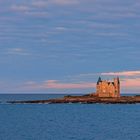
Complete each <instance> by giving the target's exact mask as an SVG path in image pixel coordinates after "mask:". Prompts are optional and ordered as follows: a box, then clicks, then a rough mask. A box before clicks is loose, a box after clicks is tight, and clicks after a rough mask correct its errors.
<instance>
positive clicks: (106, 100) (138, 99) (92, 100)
mask: <svg viewBox="0 0 140 140" xmlns="http://www.w3.org/2000/svg"><path fill="white" fill-rule="evenodd" d="M7 103H10V104H62V103H83V104H97V103H99V104H136V103H140V96H138V95H136V96H121V97H118V98H112V97H97V96H91V95H86V96H85V95H83V96H71V95H68V96H64V97H63V98H57V99H48V100H27V101H7Z"/></svg>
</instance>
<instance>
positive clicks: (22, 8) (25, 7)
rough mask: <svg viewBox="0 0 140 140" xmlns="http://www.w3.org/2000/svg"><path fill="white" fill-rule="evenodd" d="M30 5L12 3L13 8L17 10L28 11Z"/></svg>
mask: <svg viewBox="0 0 140 140" xmlns="http://www.w3.org/2000/svg"><path fill="white" fill-rule="evenodd" d="M29 9H30V8H29V7H28V6H26V5H12V6H11V10H12V11H16V12H27V11H29Z"/></svg>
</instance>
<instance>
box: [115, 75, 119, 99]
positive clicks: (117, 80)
mask: <svg viewBox="0 0 140 140" xmlns="http://www.w3.org/2000/svg"><path fill="white" fill-rule="evenodd" d="M114 85H115V96H116V97H120V80H119V77H117V78H114Z"/></svg>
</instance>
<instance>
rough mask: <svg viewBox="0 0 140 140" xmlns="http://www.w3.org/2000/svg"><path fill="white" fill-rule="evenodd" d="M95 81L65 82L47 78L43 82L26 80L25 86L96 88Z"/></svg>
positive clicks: (40, 87) (33, 87)
mask: <svg viewBox="0 0 140 140" xmlns="http://www.w3.org/2000/svg"><path fill="white" fill-rule="evenodd" d="M95 85H96V84H95V83H90V82H82V83H63V82H60V81H58V80H47V81H44V82H42V83H36V82H34V81H30V82H26V84H25V88H30V89H36V88H39V89H58V90H59V89H87V88H94V87H95Z"/></svg>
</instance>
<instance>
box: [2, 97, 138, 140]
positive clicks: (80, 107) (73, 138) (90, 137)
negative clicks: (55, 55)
mask: <svg viewBox="0 0 140 140" xmlns="http://www.w3.org/2000/svg"><path fill="white" fill-rule="evenodd" d="M63 96H64V94H0V102H1V103H0V140H140V104H80V103H77V104H8V103H7V101H13V100H40V99H50V98H59V97H63Z"/></svg>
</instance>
